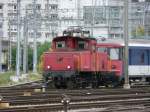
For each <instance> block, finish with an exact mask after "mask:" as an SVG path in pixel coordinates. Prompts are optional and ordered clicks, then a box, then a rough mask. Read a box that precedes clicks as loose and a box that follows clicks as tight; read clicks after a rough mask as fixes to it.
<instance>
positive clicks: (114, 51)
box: [110, 48, 120, 60]
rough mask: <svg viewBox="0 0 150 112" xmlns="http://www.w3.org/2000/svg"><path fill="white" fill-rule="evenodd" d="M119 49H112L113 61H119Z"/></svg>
mask: <svg viewBox="0 0 150 112" xmlns="http://www.w3.org/2000/svg"><path fill="white" fill-rule="evenodd" d="M119 57H120V56H119V49H118V48H111V49H110V59H112V60H119Z"/></svg>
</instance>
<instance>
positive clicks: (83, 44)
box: [78, 41, 85, 49]
mask: <svg viewBox="0 0 150 112" xmlns="http://www.w3.org/2000/svg"><path fill="white" fill-rule="evenodd" d="M78 48H79V49H85V42H84V41H79V42H78Z"/></svg>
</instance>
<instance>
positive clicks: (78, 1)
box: [77, 0, 81, 26]
mask: <svg viewBox="0 0 150 112" xmlns="http://www.w3.org/2000/svg"><path fill="white" fill-rule="evenodd" d="M77 24H78V26H80V25H81V23H80V0H77Z"/></svg>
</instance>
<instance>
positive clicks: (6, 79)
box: [0, 71, 42, 86]
mask: <svg viewBox="0 0 150 112" xmlns="http://www.w3.org/2000/svg"><path fill="white" fill-rule="evenodd" d="M15 75H16V74H15V72H14V71H13V72H5V73H0V86H9V85H14V84H20V83H26V82H31V81H36V80H40V79H42V75H41V74H33V73H32V72H29V73H28V74H27V75H26V77H25V78H22V76H23V75H25V74H23V75H20V77H21V78H20V79H19V81H18V82H13V81H12V80H10V77H12V76H15Z"/></svg>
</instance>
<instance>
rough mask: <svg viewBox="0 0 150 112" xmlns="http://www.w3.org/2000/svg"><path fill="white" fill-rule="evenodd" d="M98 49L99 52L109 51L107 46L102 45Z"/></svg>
mask: <svg viewBox="0 0 150 112" xmlns="http://www.w3.org/2000/svg"><path fill="white" fill-rule="evenodd" d="M98 51H99V52H107V48H104V47H100V48H98Z"/></svg>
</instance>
